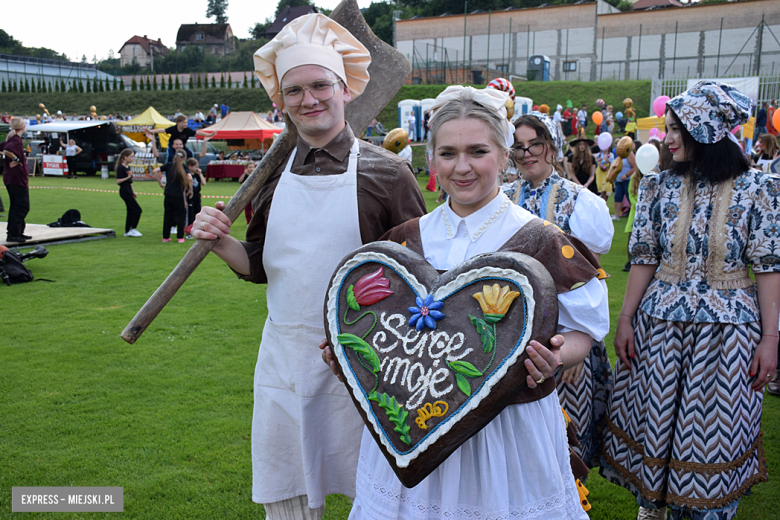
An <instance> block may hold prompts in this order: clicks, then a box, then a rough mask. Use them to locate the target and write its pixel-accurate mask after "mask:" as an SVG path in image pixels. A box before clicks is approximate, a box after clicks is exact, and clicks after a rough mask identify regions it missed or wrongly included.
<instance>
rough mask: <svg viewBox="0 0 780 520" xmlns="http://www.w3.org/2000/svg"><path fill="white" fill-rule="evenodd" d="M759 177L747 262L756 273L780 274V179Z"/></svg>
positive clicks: (752, 209) (752, 213) (766, 175)
mask: <svg viewBox="0 0 780 520" xmlns="http://www.w3.org/2000/svg"><path fill="white" fill-rule="evenodd" d="M757 177H758V179H757V180H758V183H759V188H758V190H756V200H755V201H754V203H753V207H752V208H751V214H750V224H749V233H750V235H749V238H748V244H747V248H746V251H745V253H746V255H747V261H746V263H750V264H751V265H752V267H753V272H754V273H775V272H780V177H778V176H777V175H774V174H763V173H760V172H757Z"/></svg>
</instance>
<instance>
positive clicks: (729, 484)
mask: <svg viewBox="0 0 780 520" xmlns="http://www.w3.org/2000/svg"><path fill="white" fill-rule="evenodd" d="M633 325H634V331H635V332H634V343H635V349H634V351H635V353H634V359H632V360H631V367H630V370H629V368H628V367H626V366H625V365H624V364H623V363H622V362H621V361H619V360H618V362H617V365H616V376H615V377H616V381H615V388H614V391H613V394H612V401H611V405H610V410H609V417H608V419H607V421H606V428H605V432H604V448H603V452H602V459H601V462H602V466H601V470H600V471H601V474H602V476H604V477H605V478H607V479H608V480H610V481H612V482H614V483H616V484H618V485H621V486H623V487H625V488H627V489H628V490H629V491H631V492H632V493H633V494H634V495H635V496H636V497H637V502H639V504H640V505H642V506H644V507H663V506H665V505H668V506H670V508H671V513H672V518H682V517H685V518H691V519H692V520H702V519H707V520H710V519H718V520H726V519H730V518H733V517H734V516H735V515H736V511H737V504H738V501H739V498H740V497H741V496H742V495H743V494H745V493H747V492H748V491H749V490H750V487H751V486H753V485H754V484H757V483H758V482H765V481H766V480H767V466H766V459H765V458H764V450H763V446H762V443H761V431H760V427H761V405H762V402H763V393H762V392H754V391H753V390H752V389H751V388H750V383H751V378H750V376H749V373H750V363H751V362H752V360H753V354H754V352H755V349H756V346H757V345H758V343H759V341H760V339H761V327H760V325H759V323H757V322H751V323H744V324H740V325H732V324H726V323H688V322H671V321H664V320H661V319H657V318H653V317H651V316H649V315H648V314H646V313H644V312H642V311H638V312H637V314H636V316H635V317H634V323H633Z"/></svg>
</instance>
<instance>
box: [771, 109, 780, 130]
mask: <svg viewBox="0 0 780 520" xmlns="http://www.w3.org/2000/svg"><path fill="white" fill-rule="evenodd" d="M772 125H773V126H774V127H775V128H780V110H775V115H773V116H772Z"/></svg>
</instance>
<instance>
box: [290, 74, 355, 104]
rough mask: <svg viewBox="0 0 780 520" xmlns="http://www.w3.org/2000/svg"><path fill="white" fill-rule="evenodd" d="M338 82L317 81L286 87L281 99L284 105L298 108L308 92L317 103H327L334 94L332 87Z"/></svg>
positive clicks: (338, 80) (334, 90)
mask: <svg viewBox="0 0 780 520" xmlns="http://www.w3.org/2000/svg"><path fill="white" fill-rule="evenodd" d="M340 81H341V80H340V79H337V80H336V81H329V80H326V79H318V80H317V81H312V82H311V83H308V84H306V85H288V86H286V87H284V88H283V89H282V99H284V104H285V105H287V106H289V107H297V106H300V105H301V103H303V98H304V96H305V93H306V91H307V90H308V91H309V93H310V94H311V95H312V97H313V98H314V99H316V100H317V101H327V100H329V99H330V98H332V97H333V94H335V93H336V89H335V87H334V85H336V84H337V83H338V82H340Z"/></svg>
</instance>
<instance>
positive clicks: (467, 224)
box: [420, 193, 613, 341]
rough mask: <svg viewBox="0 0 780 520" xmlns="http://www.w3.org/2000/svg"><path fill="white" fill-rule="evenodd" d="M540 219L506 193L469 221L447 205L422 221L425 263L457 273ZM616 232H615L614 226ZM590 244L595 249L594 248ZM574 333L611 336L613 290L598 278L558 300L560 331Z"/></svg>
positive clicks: (421, 232)
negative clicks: (610, 292) (469, 261)
mask: <svg viewBox="0 0 780 520" xmlns="http://www.w3.org/2000/svg"><path fill="white" fill-rule="evenodd" d="M580 195H582V194H580ZM507 201H508V204H507V203H506V202H507ZM502 206H505V207H504V210H503V211H501V212H500V213H499V214H498V215H497V216H496V217H495V219H494V220H493V222H492V223H491V224H490V225H488V226H487V227H486V228H485V229H484V231H483V232H482V233H480V229H482V227H483V225H484V224H485V223H486V222H487V221H489V220H490V219H491V218H492V217H493V216H494V215H495V214H496V213H497V212H498V210H500V209H501V207H502ZM445 212H446V215H447V219H446V220H447V221H448V222H449V224H450V228H449V230H448V229H447V223H446V221H445V218H444V213H445ZM535 218H537V217H535V216H534V215H532V214H531V213H530V212H528V211H526V210H524V209H523V208H521V207H520V206H518V205H517V204H513V203H512V201H511V200H509V198H508V197H507V196H506V195H505V194H504V193H499V194H498V195H497V196H496V197H495V198H494V199H493V200H492V201H490V202H489V203H488V204H487V205H485V207H483V208H481V209H479V210H478V211H476V212H474V213H472V214H471V215H469V216H467V217H465V218H461V217H459V216H458V215H456V214H455V213H454V212H453V211H452V209H450V207H449V204H443V205H442V206H440V207H438V208H436V210H434V211H433V212H431V213H429V214H428V215H425V216H423V217H422V218H420V235H421V239H422V243H423V252H424V253H425V259H426V260H427V261H428V262H429V263H430V264H431V265H432V266H433V267H435V268H436V269H440V270H449V269H452V268H453V267H455V266H457V265H458V264H460V263H463V262H464V261H465V260H467V259H468V258H471V257H472V256H475V255H478V254H482V253H491V252H494V251H498V249H499V248H501V246H503V245H504V243H506V242H507V241H508V240H509V239H510V238H511V237H512V235H514V234H515V233H517V231H518V230H519V229H520V228H522V227H523V226H524V225H525V224H527V223H528V222H530V221H531V220H533V219H535ZM610 229H613V228H612V226H611V225H610ZM448 235H450V236H448ZM610 240H611V235H610ZM586 245H587V246H588V247H589V248H591V245H590V244H587V243H586ZM591 249H592V248H591ZM607 250H609V246H608V245H607ZM570 330H577V331H580V332H584V333H585V334H587V335H589V336H591V337H592V338H594V339H595V340H597V341H601V340H602V339H604V336H606V335H607V333H608V332H609V306H608V297H607V286H606V284H605V283H604V281H603V280H598V279H597V278H593V279H592V280H590V281H589V282H588V283H586V284H585V285H583V286H582V287H579V288H577V289H575V290H573V291H569V292H566V293H562V294H559V295H558V331H559V332H566V331H570Z"/></svg>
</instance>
